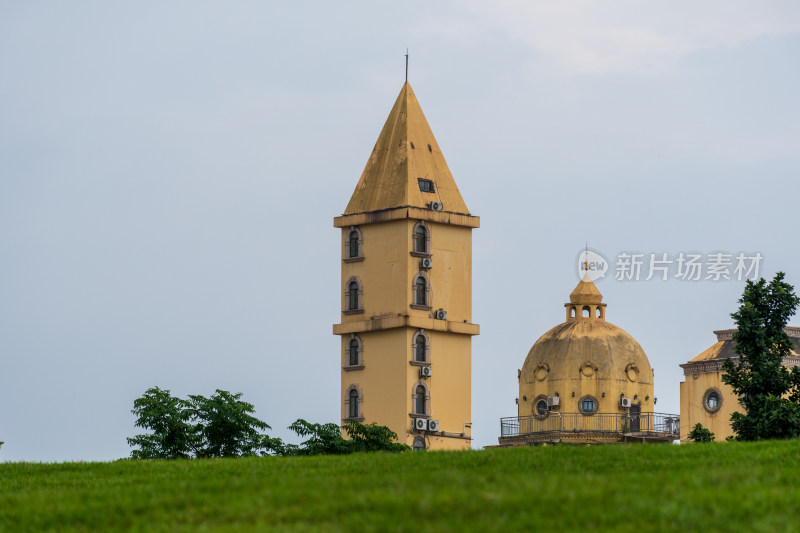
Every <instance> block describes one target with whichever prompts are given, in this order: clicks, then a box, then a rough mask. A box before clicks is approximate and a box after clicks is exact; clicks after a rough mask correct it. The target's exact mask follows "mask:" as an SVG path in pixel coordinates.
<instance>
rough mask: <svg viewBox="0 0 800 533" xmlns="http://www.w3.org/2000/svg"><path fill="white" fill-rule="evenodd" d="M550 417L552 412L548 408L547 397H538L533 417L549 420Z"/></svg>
mask: <svg viewBox="0 0 800 533" xmlns="http://www.w3.org/2000/svg"><path fill="white" fill-rule="evenodd" d="M549 415H550V410H549V409H548V408H547V397H546V396H538V397H537V398H536V399H535V400H534V401H533V416H535V417H536V418H539V419H543V418H547V417H548V416H549Z"/></svg>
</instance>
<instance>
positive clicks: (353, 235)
mask: <svg viewBox="0 0 800 533" xmlns="http://www.w3.org/2000/svg"><path fill="white" fill-rule="evenodd" d="M358 255H359V250H358V232H357V231H356V230H352V231H351V232H350V257H358Z"/></svg>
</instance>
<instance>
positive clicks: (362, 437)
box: [342, 420, 411, 452]
mask: <svg viewBox="0 0 800 533" xmlns="http://www.w3.org/2000/svg"><path fill="white" fill-rule="evenodd" d="M342 429H344V432H345V433H347V436H348V437H350V441H348V442H349V443H350V444H349V446H350V449H351V450H352V451H353V452H404V451H407V450H410V449H411V448H410V447H409V446H408V445H406V444H403V443H401V442H397V433H395V432H394V431H392V430H391V429H389V428H388V427H386V426H379V425H378V424H376V423H374V422H373V423H372V424H360V423H358V422H356V421H355V420H348V421H347V424H346V425H345V426H343V427H342Z"/></svg>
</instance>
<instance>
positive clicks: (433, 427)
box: [428, 420, 439, 431]
mask: <svg viewBox="0 0 800 533" xmlns="http://www.w3.org/2000/svg"><path fill="white" fill-rule="evenodd" d="M428 431H439V421H438V420H428Z"/></svg>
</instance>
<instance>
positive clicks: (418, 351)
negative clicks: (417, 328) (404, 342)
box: [414, 335, 428, 363]
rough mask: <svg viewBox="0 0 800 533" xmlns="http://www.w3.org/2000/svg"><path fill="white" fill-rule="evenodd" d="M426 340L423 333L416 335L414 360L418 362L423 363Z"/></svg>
mask: <svg viewBox="0 0 800 533" xmlns="http://www.w3.org/2000/svg"><path fill="white" fill-rule="evenodd" d="M427 344H428V343H427V342H426V341H425V335H417V342H416V343H414V360H415V361H419V362H420V363H424V362H425V360H426V359H427V357H426V356H425V353H426V352H427Z"/></svg>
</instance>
